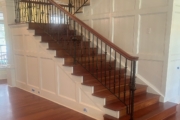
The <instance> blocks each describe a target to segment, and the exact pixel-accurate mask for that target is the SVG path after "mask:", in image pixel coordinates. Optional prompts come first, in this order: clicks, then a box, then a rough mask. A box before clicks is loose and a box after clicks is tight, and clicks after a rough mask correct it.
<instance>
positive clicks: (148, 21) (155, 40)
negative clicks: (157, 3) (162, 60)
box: [139, 13, 167, 56]
mask: <svg viewBox="0 0 180 120" xmlns="http://www.w3.org/2000/svg"><path fill="white" fill-rule="evenodd" d="M166 23H167V14H166V13H157V14H144V15H141V16H140V30H139V31H140V33H139V54H146V55H160V56H163V55H164V52H165V51H164V50H165V39H166ZM152 48H153V49H152Z"/></svg>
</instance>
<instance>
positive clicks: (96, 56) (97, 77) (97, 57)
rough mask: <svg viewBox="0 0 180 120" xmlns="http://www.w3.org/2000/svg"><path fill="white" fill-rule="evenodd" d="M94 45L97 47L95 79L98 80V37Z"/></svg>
mask: <svg viewBox="0 0 180 120" xmlns="http://www.w3.org/2000/svg"><path fill="white" fill-rule="evenodd" d="M96 45H97V54H96V77H97V79H98V80H99V78H98V37H97V43H96Z"/></svg>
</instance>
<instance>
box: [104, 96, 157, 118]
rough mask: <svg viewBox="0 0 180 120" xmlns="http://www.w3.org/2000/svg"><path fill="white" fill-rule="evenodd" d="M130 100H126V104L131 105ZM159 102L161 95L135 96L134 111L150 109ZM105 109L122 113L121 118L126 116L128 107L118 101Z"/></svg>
mask: <svg viewBox="0 0 180 120" xmlns="http://www.w3.org/2000/svg"><path fill="white" fill-rule="evenodd" d="M128 101H129V99H127V100H126V103H127V104H129V102H128ZM158 102H159V95H155V94H151V93H146V94H140V95H138V96H135V98H134V111H137V110H140V109H143V108H145V107H148V106H150V105H153V104H156V103H158ZM105 108H108V109H111V110H114V111H120V112H121V114H120V115H121V116H124V115H126V114H127V113H126V106H125V105H124V104H123V103H122V102H120V101H118V102H114V103H110V104H107V105H105Z"/></svg>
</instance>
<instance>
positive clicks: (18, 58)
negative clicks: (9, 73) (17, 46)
mask: <svg viewBox="0 0 180 120" xmlns="http://www.w3.org/2000/svg"><path fill="white" fill-rule="evenodd" d="M15 62H16V81H19V82H21V83H24V84H26V83H27V81H26V79H27V77H26V61H25V56H23V55H15Z"/></svg>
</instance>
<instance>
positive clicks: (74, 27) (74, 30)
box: [74, 21, 77, 64]
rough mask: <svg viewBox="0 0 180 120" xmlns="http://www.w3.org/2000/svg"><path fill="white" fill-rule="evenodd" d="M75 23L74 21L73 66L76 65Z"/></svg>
mask: <svg viewBox="0 0 180 120" xmlns="http://www.w3.org/2000/svg"><path fill="white" fill-rule="evenodd" d="M75 31H76V22H75V21H74V64H76V42H77V39H76V32H75Z"/></svg>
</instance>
